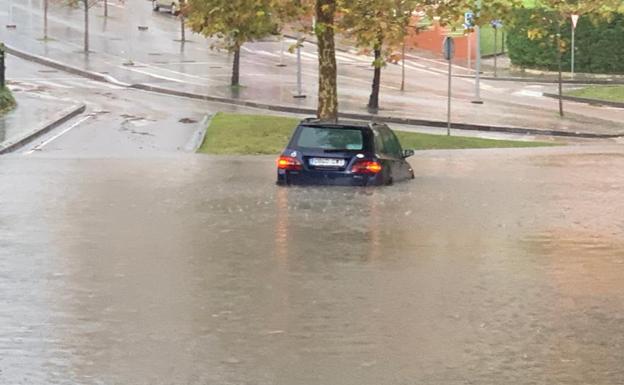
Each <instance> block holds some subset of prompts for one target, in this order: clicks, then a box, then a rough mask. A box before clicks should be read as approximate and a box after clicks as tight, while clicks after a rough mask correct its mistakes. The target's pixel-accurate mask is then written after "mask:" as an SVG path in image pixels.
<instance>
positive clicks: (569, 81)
mask: <svg viewBox="0 0 624 385" xmlns="http://www.w3.org/2000/svg"><path fill="white" fill-rule="evenodd" d="M454 76H455V77H458V78H466V79H474V76H473V75H454ZM480 78H481V80H492V81H501V82H519V83H547V84H559V81H558V80H557V79H541V78H521V77H509V76H507V77H505V76H497V77H494V76H481V77H480ZM562 83H563V84H581V85H582V84H598V85H605V84H624V80H619V79H611V80H608V79H604V80H601V79H585V80H580V79H575V80H572V79H564V80H563V81H562Z"/></svg>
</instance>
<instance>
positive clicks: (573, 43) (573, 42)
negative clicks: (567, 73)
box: [572, 26, 576, 78]
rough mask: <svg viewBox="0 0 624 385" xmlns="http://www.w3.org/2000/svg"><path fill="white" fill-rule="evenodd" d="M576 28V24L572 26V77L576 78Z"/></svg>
mask: <svg viewBox="0 0 624 385" xmlns="http://www.w3.org/2000/svg"><path fill="white" fill-rule="evenodd" d="M575 29H576V28H574V26H572V78H574V53H575V52H574V45H575V41H574V40H575V39H574V38H575V36H574V35H575V34H574V30H575Z"/></svg>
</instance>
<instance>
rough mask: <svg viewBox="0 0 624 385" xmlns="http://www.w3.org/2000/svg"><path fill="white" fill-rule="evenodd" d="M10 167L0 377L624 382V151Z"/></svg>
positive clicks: (2, 181) (7, 160) (354, 383)
mask: <svg viewBox="0 0 624 385" xmlns="http://www.w3.org/2000/svg"><path fill="white" fill-rule="evenodd" d="M411 163H412V165H413V167H414V169H415V171H416V174H417V178H416V180H415V181H414V182H413V183H407V184H398V185H396V186H393V187H389V188H379V189H353V188H309V189H304V188H278V187H276V186H275V185H274V180H275V175H274V158H273V157H210V156H195V155H174V156H163V157H158V158H151V159H142V158H135V159H88V158H84V159H59V158H49V157H46V156H33V157H31V158H23V157H18V156H11V157H3V158H1V159H0V383H1V384H132V385H143V384H145V385H147V384H150V385H151V384H163V385H164V384H223V385H227V384H232V385H239V384H249V385H252V384H253V385H269V384H276V385H309V384H315V385H316V384H318V385H330V384H340V385H362V384H370V385H378V384H493V385H494V384H497V385H498V384H547V383H549V384H603V385H607V384H621V383H623V382H624V368H623V367H622V362H624V280H623V279H622V277H624V219H623V218H624V217H623V216H622V213H624V194H623V193H624V178H623V176H624V171H623V170H624V152H622V148H621V147H616V146H603V147H597V146H596V147H594V146H585V147H582V148H580V147H579V148H570V147H567V148H563V147H562V148H551V149H541V150H540V149H538V150H531V149H526V150H493V151H455V152H452V151H440V152H421V153H418V154H417V156H416V157H414V158H411Z"/></svg>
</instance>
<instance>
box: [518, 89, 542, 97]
mask: <svg viewBox="0 0 624 385" xmlns="http://www.w3.org/2000/svg"><path fill="white" fill-rule="evenodd" d="M513 94H514V95H519V96H530V97H532V98H541V97H542V96H544V95H543V94H542V93H541V92H538V91H531V90H522V91H518V92H514V93H513Z"/></svg>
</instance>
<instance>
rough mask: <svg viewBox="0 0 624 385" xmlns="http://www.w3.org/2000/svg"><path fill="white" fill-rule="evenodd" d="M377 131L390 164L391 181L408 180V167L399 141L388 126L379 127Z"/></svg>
mask: <svg viewBox="0 0 624 385" xmlns="http://www.w3.org/2000/svg"><path fill="white" fill-rule="evenodd" d="M379 131H380V133H381V138H382V141H383V146H384V150H385V151H386V155H387V156H388V158H389V159H390V162H391V164H392V166H391V167H392V179H393V181H395V182H399V181H402V180H406V179H408V178H410V177H411V176H410V174H409V165H408V164H407V162H405V159H404V158H403V149H402V148H401V143H400V142H399V139H398V138H397V137H396V135H394V132H392V130H391V129H390V128H389V127H388V126H385V125H382V126H380V128H379Z"/></svg>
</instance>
